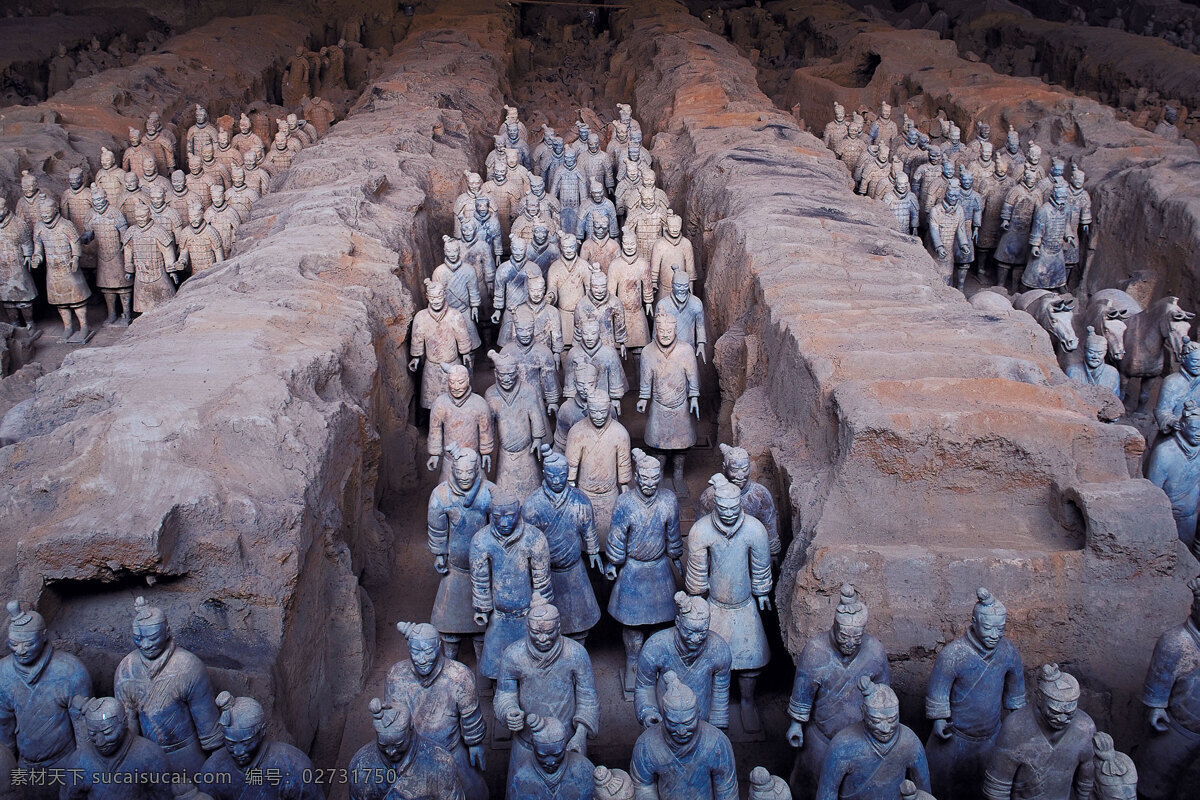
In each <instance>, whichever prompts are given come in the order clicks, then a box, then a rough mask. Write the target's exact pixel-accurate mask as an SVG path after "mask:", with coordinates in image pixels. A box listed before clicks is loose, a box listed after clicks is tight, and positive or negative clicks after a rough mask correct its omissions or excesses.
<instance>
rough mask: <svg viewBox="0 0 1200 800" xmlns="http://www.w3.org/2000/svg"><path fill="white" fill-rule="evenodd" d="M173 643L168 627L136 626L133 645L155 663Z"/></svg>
mask: <svg viewBox="0 0 1200 800" xmlns="http://www.w3.org/2000/svg"><path fill="white" fill-rule="evenodd" d="M170 643H171V630H170V629H169V628H168V627H167V626H166V625H144V626H138V625H135V626H134V628H133V645H134V647H136V648H137V649H138V652H140V653H141V654H142V655H143V656H145V657H146V658H147V659H149V660H151V661H153V660H154V659H156V658H158V657H159V656H161V655H162V654H163V653H164V652H165V651H166V649H167V645H168V644H170Z"/></svg>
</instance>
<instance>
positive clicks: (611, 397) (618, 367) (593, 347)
mask: <svg viewBox="0 0 1200 800" xmlns="http://www.w3.org/2000/svg"><path fill="white" fill-rule="evenodd" d="M583 364H590V365H592V366H593V367H595V368H596V379H597V381H598V383H597V386H598V389H599V392H600V395H601V396H604V397H607V398H608V401H609V405H610V406H611V408H612V414H613V416H614V417H615V416H617V415H619V414H620V411H621V398H622V397H624V396H625V392H627V391H629V384H628V383H626V381H625V367H624V365H623V364H622V363H621V356H620V355H619V354H618V353H617V351H616V350H614V349H613V348H612V347H611V346H609V345H607V344H605V343H604V341H603V340H602V339H601V337H600V320H598V319H585V320H583V321H582V322H581V323H580V329H579V343H578V344H576V345H575V346H574V347H572V348H571V349H570V351H568V353H567V355H566V356H565V357H564V358H563V392H564V394H566V396H567V397H568V398H570V397H571V396H573V395H574V392H575V378H574V376H575V371H576V370H577V369H579V367H580V366H581V365H583Z"/></svg>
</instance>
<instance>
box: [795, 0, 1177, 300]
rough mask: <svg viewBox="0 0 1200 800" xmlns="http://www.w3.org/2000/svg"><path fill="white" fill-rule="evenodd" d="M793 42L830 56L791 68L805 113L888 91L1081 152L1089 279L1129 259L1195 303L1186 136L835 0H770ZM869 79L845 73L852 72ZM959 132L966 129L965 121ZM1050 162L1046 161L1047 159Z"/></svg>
mask: <svg viewBox="0 0 1200 800" xmlns="http://www.w3.org/2000/svg"><path fill="white" fill-rule="evenodd" d="M776 9H777V13H781V14H785V16H786V19H787V22H788V28H789V30H791V31H792V33H793V36H794V37H795V40H794V42H793V45H794V46H800V47H802V46H803V43H804V42H806V41H811V46H812V47H814V48H815V50H816V52H818V53H820V54H821V55H823V56H828V57H829V58H828V59H826V60H825V63H822V64H821V65H814V66H811V67H802V68H800V69H798V70H796V71H795V73H794V74H793V75H792V78H791V80H790V83H789V87H788V90H787V91H786V92H785V94H784V96H783V97H780V98H777V101H778V102H779V104H780V105H781V106H783V107H785V108H791V107H792V106H793V105H795V106H797V107H798V110H799V113H800V114H801V116H803V117H804V118H805V119H806V120H808V121H809V124H810V125H814V126H816V125H821V126H823V125H824V123H825V122H826V121H827V120H828V119H829V118H831V111H830V109H831V108H832V104H833V100H834V98H838V97H840V98H841V100H842V102H843V103H844V104H845V105H846V107H847V108H857V107H858V106H859V105H860V104H861V105H865V106H867V107H868V108H878V107H879V103H880V101H882V100H888V101H889V102H892V103H893V104H894V105H896V106H897V108H898V110H897V111H896V112H895V113H896V115H897V116H898V115H899V113H900V108H901V107H903V108H904V109H905V110H907V111H908V112H909V114H910V116H913V117H914V118H916V119H927V118H931V117H933V116H935V115H936V114H937V111H938V110H939V109H944V110H945V112H946V115H947V116H948V117H950V118H951V119H954V120H956V121H958V122H959V123H960V124H967V123H969V122H970V121H973V120H974V121H984V122H988V123H989V124H991V126H992V130H993V132H994V136H995V137H996V138H997V140H998V141H999V138H1000V137H1001V136H1002V135H1003V134H1002V133H1001V132H1003V131H1006V130H1007V129H1008V126H1009V125H1012V126H1014V127H1016V128H1017V129H1018V130H1019V131H1020V132H1021V138H1022V141H1023V142H1026V141H1028V140H1029V139H1031V138H1032V139H1035V140H1036V141H1038V143H1039V144H1040V145H1042V147H1043V149H1044V151H1045V153H1046V155H1047V156H1050V155H1055V156H1061V157H1063V158H1065V159H1068V160H1071V161H1074V162H1076V163H1079V164H1080V166H1081V167H1082V168H1083V169H1084V170H1085V171H1086V172H1087V188H1088V190H1089V191H1090V192H1091V193H1092V202H1093V206H1092V213H1093V218H1094V220H1095V223H1094V226H1093V228H1094V232H1095V235H1094V246H1095V249H1096V252H1095V255H1094V257H1093V266H1092V269H1091V273H1090V277H1089V282H1088V286H1087V287H1086V288H1088V289H1090V290H1091V291H1095V290H1097V289H1102V288H1107V287H1111V286H1116V285H1117V284H1118V283H1120V282H1121V281H1122V280H1123V279H1125V278H1126V277H1127V276H1128V275H1129V274H1130V273H1132V272H1134V271H1135V270H1142V269H1148V270H1151V271H1153V273H1154V274H1155V275H1156V276H1157V283H1156V285H1155V286H1154V296H1156V297H1158V296H1162V295H1164V294H1173V295H1178V296H1179V297H1180V299H1181V303H1182V305H1183V307H1184V308H1186V309H1188V310H1192V309H1194V308H1196V307H1197V306H1198V305H1200V291H1197V286H1198V285H1200V284H1198V283H1197V280H1196V268H1197V265H1198V264H1200V190H1198V189H1197V188H1196V187H1200V159H1197V157H1196V147H1195V145H1194V144H1192V143H1191V142H1189V141H1182V142H1171V141H1168V140H1166V139H1164V138H1163V137H1161V136H1156V135H1154V134H1153V133H1151V132H1149V131H1147V130H1143V129H1141V128H1137V127H1135V126H1133V125H1130V124H1129V123H1127V122H1122V121H1120V120H1118V119H1117V118H1116V112H1115V111H1114V110H1113V109H1111V108H1109V107H1107V106H1104V105H1101V104H1100V103H1097V102H1096V101H1094V100H1090V99H1087V98H1082V97H1078V96H1075V95H1072V94H1070V93H1068V92H1065V91H1063V90H1062V89H1059V88H1056V87H1053V86H1048V85H1046V84H1045V83H1043V82H1041V81H1040V80H1037V79H1032V78H1013V77H1009V76H1005V75H999V74H997V73H996V72H994V71H993V70H992V69H991V68H990V67H988V66H987V65H986V64H978V63H973V62H970V61H967V60H965V59H962V58H960V57H959V55H958V52H957V49H956V47H955V45H954V43H953V42H950V41H943V40H941V39H938V38H937V36H936V35H935V34H933V33H932V32H930V31H897V30H895V29H893V28H891V27H889V26H887V25H885V24H883V23H879V22H870V21H868V20H866V19H865V18H863V17H862V16H861V15H859V14H858V13H857V12H855V11H854V9H853V8H851V7H850V6H847V5H845V4H843V3H839V2H836V1H835V0H808V1H806V2H783V3H780V4H777V6H776ZM864 65H867V66H869V67H870V68H869V70H867V72H869V76H866V77H867V79H866V80H859V81H857V82H846V81H844V80H843V79H842V78H840V77H839V76H841V75H845V74H847V73H849V72H855V71H856V70H857V73H856V74H859V76H860V77H862V76H864V75H866V72H863V71H862V70H863V68H864ZM964 134H966V135H967V136H969V135H971V134H970V132H969V129H967V130H964ZM1047 163H1048V162H1047Z"/></svg>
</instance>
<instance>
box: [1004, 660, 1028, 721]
mask: <svg viewBox="0 0 1200 800" xmlns="http://www.w3.org/2000/svg"><path fill="white" fill-rule="evenodd" d="M1004 707H1005V708H1006V709H1008V710H1009V711H1016V710H1017V709H1018V708H1024V707H1025V671H1024V669H1023V668H1022V666H1021V654H1020V653H1018V652H1017V649H1016V648H1015V647H1014V648H1012V658H1011V659H1009V664H1008V671H1007V672H1006V673H1005V674H1004Z"/></svg>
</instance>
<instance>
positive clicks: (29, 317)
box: [0, 106, 317, 343]
mask: <svg viewBox="0 0 1200 800" xmlns="http://www.w3.org/2000/svg"><path fill="white" fill-rule="evenodd" d="M278 126H279V130H278V132H277V133H276V135H275V140H274V142H273V143H272V145H271V148H270V150H269V151H268V150H266V149H264V146H263V142H262V139H261V138H260V137H259V136H258V135H257V134H255V133H254V132H253V130H252V129H251V125H250V119H249V118H248V117H247V116H245V115H242V117H241V119H240V120H239V123H238V132H237V133H236V134H231V132H230V131H229V130H227V129H224V128H220V129H218V128H217V127H216V126H214V125H213V124H212V123H211V122H209V119H208V114H207V112H206V111H205V109H204V107H203V106H197V107H196V124H195V125H193V126H192V127H191V128H189V129H188V131H187V136H186V139H185V144H184V146H183V149H184V152H185V153H186V158H187V166H188V171H187V172H186V173H185V172H183V171H182V170H176V169H174V164H175V157H174V152H175V148H176V143H175V141H174V140H173V139H172V138H170V137H171V134H170V133H169V132H168V131H165V130H164V129H163V127H162V123H161V120H160V119H159V118H158V115H157V113H152V114H150V116H149V117H148V118H147V120H146V129H145V132H143V131H139V130H138V129H136V128H130V129H129V147H128V148H127V149H126V150H125V151H124V153H123V154H122V157H121V159H120V160H118V159H117V157H116V155H115V154H114V153H113V152H112V151H111V150H109V149H108V148H102V149H101V151H100V167H99V169H98V170H97V172H96V174H95V176H94V177H93V179H92V181H91V182H90V184H89V182H88V181H87V179H86V173H85V169H84V168H83V167H76V168H74V169H72V170H70V172H69V173H68V178H67V180H68V187H67V189H66V191H64V192H63V194H62V197H61V198H59V199H58V200H55V199H54V198H52V197H50V196H48V195H47V194H45V193H44V192H42V191H41V189H40V187H39V185H38V179H37V176H35V175H33V174H30V173H29V172H23V173H22V175H21V194H20V196H19V197H18V198H17V201H16V203H15V204H14V205H13V206H12V207H10V206H9V204H8V202H7V201H6V200H5V198H3V197H0V304H3V306H4V307H5V309H6V311H7V313H8V314H9V315H10V317H11V318H13V319H14V321H16V322H20V323H22V324H24V325H26V326H28V327H32V326H33V324H34V320H33V301H34V300H35V299H36V298H37V285H36V284H35V282H34V280H33V275H32V272H31V270H32V269H35V268H38V267H40V266H44V267H45V268H46V300H47V302H48V303H49V304H50V305H52V306H54V307H55V308H57V309H58V312H59V314H60V315H61V316H62V320H63V340H64V341H67V342H71V343H84V342H86V341H87V340H88V339H89V338H90V336H91V333H92V332H91V330H90V328H89V325H88V320H87V314H86V307H87V303H88V299H89V298H90V297H91V288H90V286H89V282H88V280H87V277H86V275H85V273H84V272H83V271H82V270H85V269H86V270H89V271H90V270H91V269H93V268H94V269H95V279H94V283H95V286H96V288H98V289H99V290H100V293H101V294H102V295H104V300H105V303H106V304H107V306H108V318H107V320H106V322H107V323H108V324H114V323H115V324H121V325H128V324H129V322H130V320H131V318H132V315H133V313H134V312H137V313H142V312H145V311H149V310H150V309H152V308H154V307H155V306H157V305H159V304H161V303H163V302H165V301H166V300H169V299H170V298H171V297H174V295H175V291H176V289H177V288H178V285H179V284H180V282H181V281H182V280H183V278H184V276H185V275H186V274H187V273H188V272H189V271H190V273H191V274H198V273H200V272H203V271H204V270H206V269H209V268H211V267H212V266H213V265H214V264H217V263H219V262H221V261H223V260H224V259H225V258H227V257H228V256H229V255H230V253H231V252H232V248H233V244H234V241H235V238H236V231H237V228H238V226H239V225H241V224H242V223H243V222H245V221H246V220H247V219H249V216H250V207H251V205H252V204H253V203H254V202H255V201H256V200H258V199H259V198H260V197H262V196H263V195H265V194H266V193H267V192H269V191H270V189H271V179H272V176H274V175H279V174H280V173H281V172H282V171H283V170H286V169H287V168H288V167H290V166H291V163H292V158H293V157H294V156H295V154H296V153H298V152H299V151H300V150H301V149H303V148H304V147H306V146H307V145H309V144H312V143H313V142H315V141H316V139H317V131H316V129H315V128H314V127H313V125H312V123H310V122H307V121H301V120H298V119H297V118H296V116H295V115H294V114H293V115H289V116H288V118H287V119H281V120H278ZM167 176H170V177H167Z"/></svg>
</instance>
